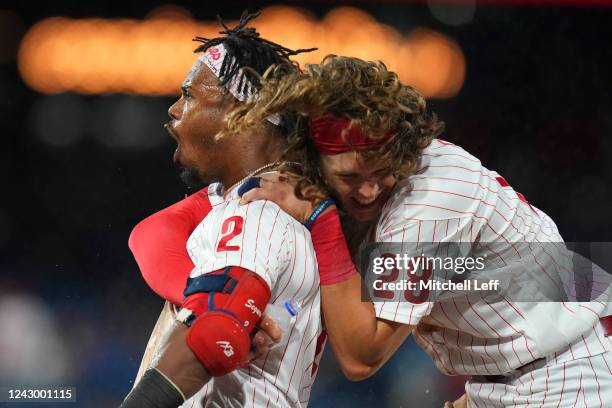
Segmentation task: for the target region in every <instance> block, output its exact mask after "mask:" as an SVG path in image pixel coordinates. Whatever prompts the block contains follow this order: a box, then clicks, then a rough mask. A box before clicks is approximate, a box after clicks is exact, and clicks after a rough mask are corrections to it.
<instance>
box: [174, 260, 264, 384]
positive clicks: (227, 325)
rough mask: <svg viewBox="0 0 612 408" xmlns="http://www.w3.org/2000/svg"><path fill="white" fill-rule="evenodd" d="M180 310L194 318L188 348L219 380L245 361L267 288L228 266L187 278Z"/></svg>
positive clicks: (247, 273) (257, 278) (249, 274)
mask: <svg viewBox="0 0 612 408" xmlns="http://www.w3.org/2000/svg"><path fill="white" fill-rule="evenodd" d="M185 295H186V296H187V298H186V299H185V301H184V302H183V308H185V309H189V310H191V311H193V312H194V314H195V315H196V316H197V317H196V319H195V321H194V322H193V324H192V325H191V327H190V329H189V332H188V333H187V345H188V346H189V348H190V349H191V351H193V353H194V354H195V355H196V356H197V357H198V359H199V360H200V362H201V363H202V364H203V365H204V367H206V369H207V370H208V372H209V373H210V374H211V375H212V376H214V377H218V376H221V375H225V374H227V373H229V372H231V371H233V370H235V369H236V368H239V367H241V366H243V365H244V364H245V363H246V362H247V354H248V352H249V349H250V344H251V340H250V334H251V332H252V331H253V328H254V327H255V325H256V324H257V322H258V321H259V319H260V318H261V316H262V313H263V310H264V309H265V308H266V305H267V304H268V302H269V301H270V288H269V287H268V284H267V283H266V282H265V280H264V279H263V278H261V277H260V276H259V275H257V274H256V273H253V272H251V271H249V270H247V269H244V268H241V267H239V266H229V267H227V268H225V269H224V270H223V271H215V272H212V273H209V274H205V275H202V276H200V277H198V278H194V279H189V282H188V284H187V289H186V290H185Z"/></svg>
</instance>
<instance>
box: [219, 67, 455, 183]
mask: <svg viewBox="0 0 612 408" xmlns="http://www.w3.org/2000/svg"><path fill="white" fill-rule="evenodd" d="M278 72H281V73H283V75H281V76H279V75H277V73H278ZM260 81H261V84H262V87H261V90H260V92H259V95H258V97H257V98H250V99H249V100H248V101H247V103H246V104H242V105H240V106H237V107H235V108H234V109H232V111H230V112H229V114H228V117H227V119H228V128H229V130H230V131H231V132H240V131H243V130H246V129H249V128H254V127H257V126H258V125H259V124H260V123H261V121H262V119H263V118H265V117H267V116H269V115H271V114H274V113H278V112H287V111H289V112H293V113H295V114H296V115H297V123H296V126H295V127H294V129H293V131H292V132H291V133H290V134H289V136H288V137H289V146H288V148H287V149H286V150H285V152H284V154H283V156H284V159H286V160H292V161H297V162H300V163H302V165H303V169H302V178H301V180H300V182H299V183H298V186H296V194H298V195H301V194H300V191H301V187H302V186H303V185H304V183H308V184H317V185H319V186H326V183H325V181H324V179H323V176H322V173H321V170H320V153H319V152H318V151H317V150H316V149H315V148H314V145H313V143H312V140H311V138H310V129H309V121H308V117H310V118H316V117H319V116H322V115H325V114H333V115H335V116H337V117H345V118H348V119H350V120H351V122H350V126H360V127H361V128H362V129H364V130H365V131H366V132H367V133H368V135H369V136H370V137H371V138H372V139H375V140H376V139H380V138H383V137H385V135H386V134H387V133H388V132H389V131H391V130H392V131H393V132H394V135H393V137H392V139H391V140H390V141H389V142H387V143H384V144H383V145H382V146H381V147H380V148H379V149H378V150H370V151H360V152H359V154H360V155H361V156H363V157H364V158H365V159H370V158H377V159H383V160H385V161H387V162H388V163H389V166H390V168H391V170H392V171H393V172H394V174H396V175H397V176H399V177H407V176H409V175H411V174H413V173H414V172H415V170H416V167H417V164H418V161H419V159H420V157H421V154H422V152H423V149H425V148H426V147H427V146H429V144H430V143H431V141H432V140H433V139H434V138H435V137H437V136H439V135H440V134H441V133H442V132H443V130H444V123H443V122H440V121H439V120H438V119H437V116H436V115H435V114H434V113H429V112H428V111H427V109H426V103H425V99H424V98H423V96H422V95H421V94H420V93H419V92H418V91H417V90H416V89H414V88H412V87H411V86H408V85H404V84H402V83H401V82H400V81H399V78H398V76H397V74H396V73H395V72H392V71H389V70H388V69H387V67H386V66H385V64H384V63H382V62H380V61H378V62H366V61H363V60H361V59H358V58H351V57H342V56H336V55H328V56H326V57H325V58H324V59H323V61H322V62H321V63H320V64H312V65H308V66H307V69H306V70H305V71H289V70H288V69H287V67H285V66H277V67H273V68H271V69H270V70H268V71H267V72H266V73H265V74H264V76H263V77H262V78H261V79H260ZM327 193H329V188H327Z"/></svg>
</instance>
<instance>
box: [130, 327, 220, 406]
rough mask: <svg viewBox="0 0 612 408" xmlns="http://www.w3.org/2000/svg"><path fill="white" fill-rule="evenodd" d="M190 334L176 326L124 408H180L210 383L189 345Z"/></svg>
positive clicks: (131, 393)
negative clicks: (187, 339)
mask: <svg viewBox="0 0 612 408" xmlns="http://www.w3.org/2000/svg"><path fill="white" fill-rule="evenodd" d="M188 330H189V329H188V328H187V326H185V325H183V324H181V323H178V322H176V323H175V324H174V325H173V326H172V328H171V329H170V331H169V334H168V336H167V337H166V338H165V339H164V343H163V345H162V347H161V348H160V351H159V353H158V356H157V357H156V361H155V362H154V363H153V367H152V368H149V369H148V370H147V372H146V373H145V375H144V376H143V378H142V379H141V380H140V382H139V383H138V384H136V386H135V387H134V389H132V391H131V392H130V393H129V394H128V396H127V397H126V398H125V400H124V401H123V403H122V404H121V407H120V408H176V407H177V406H179V405H181V404H182V403H183V402H184V401H185V400H186V399H188V398H190V397H191V396H193V395H194V394H195V393H196V392H198V390H199V389H200V388H202V386H204V384H206V383H207V382H208V381H209V380H210V378H211V376H210V375H209V374H208V372H207V371H206V369H205V368H204V366H203V365H202V364H201V363H200V362H199V361H198V359H197V357H196V356H195V354H193V352H192V351H191V350H190V349H189V347H188V345H187V343H186V337H187V332H188Z"/></svg>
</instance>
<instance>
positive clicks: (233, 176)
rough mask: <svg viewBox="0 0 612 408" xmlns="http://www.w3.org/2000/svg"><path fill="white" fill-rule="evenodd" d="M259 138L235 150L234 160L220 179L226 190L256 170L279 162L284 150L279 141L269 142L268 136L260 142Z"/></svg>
mask: <svg viewBox="0 0 612 408" xmlns="http://www.w3.org/2000/svg"><path fill="white" fill-rule="evenodd" d="M261 137H262V136H260V135H256V136H253V138H252V139H253V142H254V143H252V144H251V143H249V144H248V145H246V146H241V147H239V148H238V149H237V150H238V151H237V152H236V153H237V154H236V156H235V158H233V159H232V160H230V162H229V163H228V169H227V171H226V172H225V177H222V178H221V183H222V184H223V185H224V186H225V187H226V188H228V189H229V188H230V186H233V185H235V184H236V183H238V182H240V181H241V180H242V179H244V178H245V177H247V176H248V175H249V174H251V173H253V172H255V171H256V170H257V169H260V168H261V167H264V166H266V165H268V164H271V163H276V162H278V161H279V160H280V157H281V154H282V151H283V148H284V145H283V143H282V142H281V141H280V140H269V139H270V136H265V137H266V138H267V139H266V140H263V141H262V140H260V138H261ZM258 142H259V143H258ZM264 171H270V170H268V169H266V170H264Z"/></svg>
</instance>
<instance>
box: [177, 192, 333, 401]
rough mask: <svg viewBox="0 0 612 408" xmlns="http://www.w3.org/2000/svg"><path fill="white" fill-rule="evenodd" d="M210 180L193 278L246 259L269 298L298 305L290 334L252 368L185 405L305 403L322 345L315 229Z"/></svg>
mask: <svg viewBox="0 0 612 408" xmlns="http://www.w3.org/2000/svg"><path fill="white" fill-rule="evenodd" d="M218 188H219V185H218V184H213V185H211V186H210V187H209V199H210V201H211V204H212V210H211V211H210V213H209V214H208V215H207V216H206V217H205V218H204V220H203V221H202V222H201V223H200V225H198V227H197V228H196V229H195V230H194V232H193V233H192V235H191V236H190V237H189V240H188V241H187V251H188V253H189V256H190V257H191V259H192V261H193V263H194V265H195V267H194V269H193V271H192V273H191V277H196V276H199V275H201V274H205V273H208V272H212V271H215V270H219V269H223V268H224V267H226V266H241V267H243V268H245V269H248V270H250V271H252V272H255V273H257V274H258V275H260V276H261V277H263V278H264V279H265V281H266V282H267V284H268V286H269V287H270V290H271V292H272V297H271V300H270V302H271V303H274V304H277V305H283V303H284V302H285V301H287V300H291V301H292V302H294V303H296V304H298V305H299V306H300V307H301V311H300V312H299V313H298V314H297V316H296V318H295V321H294V322H293V324H292V326H291V329H290V331H289V333H284V334H283V337H282V340H281V341H280V343H279V344H278V345H277V346H276V347H274V348H273V349H272V350H271V351H270V352H268V353H267V354H266V355H264V356H262V357H260V358H258V359H257V360H255V361H254V362H252V363H251V364H250V365H248V366H247V367H244V368H241V369H238V370H235V371H233V372H231V373H229V374H227V375H225V376H222V377H217V378H213V379H212V380H211V381H210V382H209V383H208V384H207V385H206V386H204V388H202V390H200V392H198V394H196V395H195V396H194V397H193V398H191V399H190V400H188V401H186V402H185V403H184V404H183V407H199V406H202V407H304V406H306V405H307V404H308V399H309V396H310V388H311V386H312V383H313V382H314V379H315V374H316V369H317V367H318V359H319V358H320V355H321V351H322V347H323V345H324V335H322V324H321V314H320V291H319V274H318V271H317V264H316V257H315V255H314V249H313V247H312V242H311V239H310V233H309V232H308V230H307V229H306V228H305V227H304V226H303V225H302V224H300V223H299V222H297V221H296V220H294V219H293V218H291V217H290V216H289V215H288V214H286V213H285V212H283V211H282V210H281V209H280V208H279V207H278V206H277V205H276V204H274V203H272V202H271V201H256V202H253V203H250V204H247V205H244V206H241V205H239V204H238V198H239V197H238V196H237V192H236V189H233V190H232V191H230V192H229V193H228V194H227V195H226V197H225V198H223V196H221V195H219V194H217V193H216V191H217V190H218Z"/></svg>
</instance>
